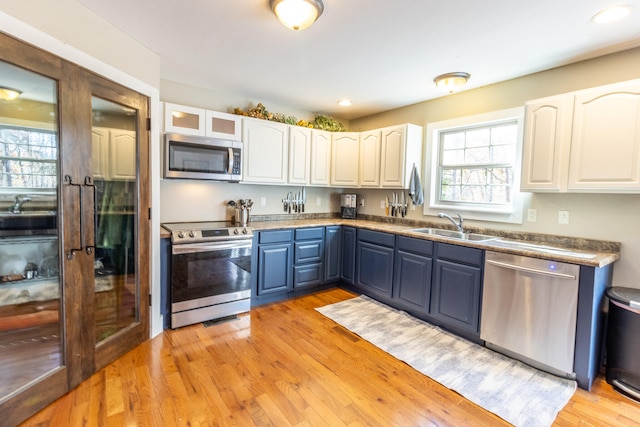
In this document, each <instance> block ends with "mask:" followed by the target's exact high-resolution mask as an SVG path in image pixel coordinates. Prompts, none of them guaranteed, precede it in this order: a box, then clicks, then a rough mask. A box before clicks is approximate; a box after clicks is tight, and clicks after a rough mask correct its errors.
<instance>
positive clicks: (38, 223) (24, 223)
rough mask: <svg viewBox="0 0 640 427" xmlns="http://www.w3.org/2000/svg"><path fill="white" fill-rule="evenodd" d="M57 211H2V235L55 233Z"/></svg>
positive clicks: (0, 235) (0, 217)
mask: <svg viewBox="0 0 640 427" xmlns="http://www.w3.org/2000/svg"><path fill="white" fill-rule="evenodd" d="M56 229H57V216H56V212H55V211H24V212H21V213H12V212H0V237H10V236H31V235H41V234H55V233H56Z"/></svg>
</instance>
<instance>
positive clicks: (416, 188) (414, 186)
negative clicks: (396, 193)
mask: <svg viewBox="0 0 640 427" xmlns="http://www.w3.org/2000/svg"><path fill="white" fill-rule="evenodd" d="M409 196H410V197H411V201H412V202H413V204H414V205H416V206H422V205H423V204H424V194H423V193H422V184H421V183H420V175H419V174H418V169H417V168H416V165H415V164H414V165H413V169H412V170H411V178H409Z"/></svg>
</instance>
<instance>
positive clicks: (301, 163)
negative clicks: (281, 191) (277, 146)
mask: <svg viewBox="0 0 640 427" xmlns="http://www.w3.org/2000/svg"><path fill="white" fill-rule="evenodd" d="M310 171H311V129H309V128H304V127H300V126H289V184H298V185H308V184H309V176H310Z"/></svg>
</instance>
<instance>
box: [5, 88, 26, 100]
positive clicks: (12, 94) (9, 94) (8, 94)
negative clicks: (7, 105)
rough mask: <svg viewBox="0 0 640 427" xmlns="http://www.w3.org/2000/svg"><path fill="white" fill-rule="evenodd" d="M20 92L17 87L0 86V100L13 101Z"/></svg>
mask: <svg viewBox="0 0 640 427" xmlns="http://www.w3.org/2000/svg"><path fill="white" fill-rule="evenodd" d="M21 94H22V92H20V91H19V90H17V89H11V88H9V87H4V86H0V100H2V101H13V100H14V99H16V98H17V97H19V96H20V95H21Z"/></svg>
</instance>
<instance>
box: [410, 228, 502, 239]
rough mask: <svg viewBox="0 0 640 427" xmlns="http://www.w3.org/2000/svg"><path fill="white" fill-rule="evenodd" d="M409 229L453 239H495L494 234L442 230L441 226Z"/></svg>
mask: <svg viewBox="0 0 640 427" xmlns="http://www.w3.org/2000/svg"><path fill="white" fill-rule="evenodd" d="M410 231H413V232H415V233H423V234H432V235H434V236H442V237H451V238H453V239H460V240H472V241H475V242H487V241H489V240H495V239H497V237H496V236H489V235H486V234H478V233H461V232H459V231H453V230H444V229H442V228H414V229H413V230H410Z"/></svg>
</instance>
